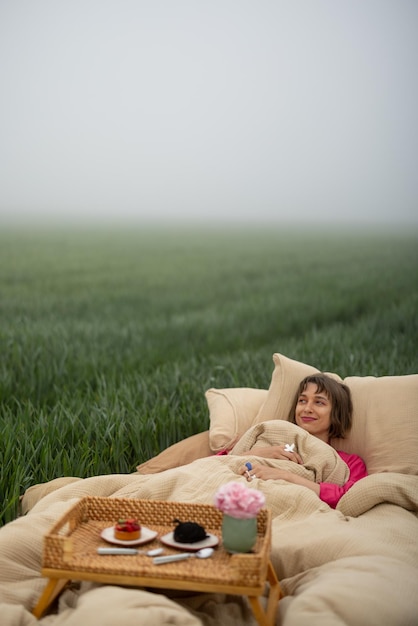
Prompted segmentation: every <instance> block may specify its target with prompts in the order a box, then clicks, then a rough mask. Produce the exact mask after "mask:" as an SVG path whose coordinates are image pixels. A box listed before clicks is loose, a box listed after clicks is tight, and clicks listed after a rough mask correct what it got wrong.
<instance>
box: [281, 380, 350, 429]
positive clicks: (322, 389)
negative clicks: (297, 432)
mask: <svg viewBox="0 0 418 626" xmlns="http://www.w3.org/2000/svg"><path fill="white" fill-rule="evenodd" d="M309 383H313V384H314V385H316V388H317V393H325V395H326V396H327V398H328V399H329V400H330V402H331V419H330V422H331V423H330V427H329V433H328V434H329V438H330V439H333V438H341V439H343V438H344V437H345V435H346V434H347V432H348V431H349V430H350V428H351V424H352V420H353V402H352V400H351V392H350V389H349V388H348V387H347V385H344V384H343V383H339V382H338V381H337V380H334V378H331V377H330V376H327V375H326V374H313V375H312V376H307V377H306V378H304V379H303V380H302V381H301V382H300V384H299V388H298V390H297V392H296V395H295V397H294V399H293V404H292V408H291V409H290V413H289V417H288V420H289V422H292V423H293V424H296V421H295V411H296V405H297V403H298V399H299V396H300V395H301V394H302V393H303V392H304V391H305V389H306V387H307V386H308V385H309Z"/></svg>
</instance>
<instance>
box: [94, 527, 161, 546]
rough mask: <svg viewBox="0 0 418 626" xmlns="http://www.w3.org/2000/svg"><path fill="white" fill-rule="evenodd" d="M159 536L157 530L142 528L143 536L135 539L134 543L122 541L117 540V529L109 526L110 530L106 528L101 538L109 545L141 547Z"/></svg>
mask: <svg viewBox="0 0 418 626" xmlns="http://www.w3.org/2000/svg"><path fill="white" fill-rule="evenodd" d="M157 535H158V533H157V531H156V530H151V529H150V528H147V527H146V526H141V536H140V537H139V538H138V539H134V540H133V541H122V540H121V539H115V528H114V526H109V528H105V529H104V530H102V532H101V533H100V536H101V538H102V539H104V540H105V541H108V542H109V543H115V544H116V545H118V546H140V545H141V544H142V543H148V541H152V540H153V539H155V537H156V536H157Z"/></svg>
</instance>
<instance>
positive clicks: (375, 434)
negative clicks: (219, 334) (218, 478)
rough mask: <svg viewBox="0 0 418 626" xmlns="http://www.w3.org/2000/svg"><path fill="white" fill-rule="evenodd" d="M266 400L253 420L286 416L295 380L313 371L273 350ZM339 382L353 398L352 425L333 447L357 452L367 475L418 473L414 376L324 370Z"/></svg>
mask: <svg viewBox="0 0 418 626" xmlns="http://www.w3.org/2000/svg"><path fill="white" fill-rule="evenodd" d="M273 361H274V363H275V368H274V371H273V375H272V379H271V384H270V388H269V391H268V395H267V398H266V401H265V402H264V404H263V406H262V407H261V408H260V411H259V412H258V414H257V415H256V417H255V420H254V423H259V422H264V421H266V420H272V419H287V416H288V413H289V410H290V408H291V405H292V399H293V396H294V394H295V393H296V390H297V386H298V383H299V382H300V381H301V380H302V378H304V377H305V376H309V375H310V374H314V373H316V372H318V371H319V370H318V369H317V368H315V367H313V366H311V365H306V364H305V363H300V362H298V361H293V360H292V359H289V358H287V357H285V356H283V355H281V354H277V353H276V354H274V355H273ZM327 373H328V374H329V375H330V376H333V377H334V378H336V379H337V380H340V381H342V382H344V383H345V384H346V385H347V386H348V387H349V388H350V390H351V394H352V398H353V407H354V412H353V427H352V429H351V431H350V433H349V434H348V435H347V437H346V438H345V439H336V440H334V441H332V445H333V447H335V448H336V449H337V450H342V451H344V452H349V453H354V454H358V455H360V456H361V457H362V458H363V459H364V461H365V463H366V465H367V470H368V472H369V474H375V473H377V472H399V473H403V474H415V475H418V374H411V375H407V376H382V377H380V378H379V377H374V376H364V377H361V376H349V377H347V378H345V379H341V378H340V377H339V376H338V374H334V373H330V372H327Z"/></svg>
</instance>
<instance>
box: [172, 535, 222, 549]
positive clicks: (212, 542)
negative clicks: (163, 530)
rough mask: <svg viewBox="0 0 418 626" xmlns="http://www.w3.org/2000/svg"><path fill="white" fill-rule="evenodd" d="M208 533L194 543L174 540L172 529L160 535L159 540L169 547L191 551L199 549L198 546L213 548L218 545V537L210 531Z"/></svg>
mask: <svg viewBox="0 0 418 626" xmlns="http://www.w3.org/2000/svg"><path fill="white" fill-rule="evenodd" d="M208 535H209V536H208V537H206V539H203V540H202V541H196V542H195V543H180V542H179V541H175V540H174V531H172V532H171V533H167V535H163V537H160V541H161V543H163V544H165V545H166V546H170V548H180V550H187V551H188V552H193V550H200V548H213V547H214V546H217V545H218V543H219V538H218V537H217V536H216V535H211V534H210V533H208Z"/></svg>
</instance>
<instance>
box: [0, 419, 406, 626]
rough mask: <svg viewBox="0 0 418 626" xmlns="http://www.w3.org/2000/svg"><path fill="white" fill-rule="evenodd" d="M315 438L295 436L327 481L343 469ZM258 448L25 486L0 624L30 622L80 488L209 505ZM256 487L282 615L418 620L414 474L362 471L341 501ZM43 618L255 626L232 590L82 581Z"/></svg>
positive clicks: (2, 546)
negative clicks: (46, 559) (269, 519)
mask: <svg viewBox="0 0 418 626" xmlns="http://www.w3.org/2000/svg"><path fill="white" fill-rule="evenodd" d="M253 434H254V433H253ZM264 434H265V431H264V433H263V436H264ZM285 435H286V436H287V437H289V436H290V431H289V432H286V433H285ZM257 436H258V435H257ZM257 436H256V438H257ZM275 436H276V435H275ZM309 439H311V438H309ZM315 441H316V440H315ZM287 442H288V443H290V441H288V440H287ZM244 443H247V442H244ZM311 444H312V442H311V441H310V440H309V441H308V440H307V441H306V442H303V441H298V450H299V452H300V453H301V454H302V457H303V459H304V461H305V471H306V472H307V473H308V474H310V475H311V474H312V473H314V474H315V475H316V476H317V477H320V479H321V480H326V479H327V477H329V476H330V475H331V474H332V473H335V472H336V473H337V474H338V473H339V472H342V473H344V471H345V470H346V468H345V465H344V464H343V463H342V461H341V460H340V458H339V457H338V455H336V454H335V452H334V451H333V450H332V448H330V447H329V446H324V447H321V449H320V451H319V452H318V447H317V446H316V447H315V446H314V448H315V450H311V451H310V452H309V454H308V452H307V447H309V446H311ZM255 458H256V457H255V456H252V455H250V456H249V457H245V458H243V457H240V456H236V455H230V456H227V457H208V458H204V459H199V460H197V461H194V462H193V463H191V464H189V465H185V466H183V467H179V468H175V469H171V470H167V471H165V472H162V473H160V474H151V475H139V474H130V475H109V476H97V477H92V478H88V479H83V480H81V479H76V478H62V479H58V480H56V481H53V482H51V483H49V484H46V485H42V486H38V487H35V488H33V489H30V490H29V491H28V492H27V494H26V495H25V498H24V500H23V507H24V509H25V510H27V511H28V512H27V514H26V515H25V516H22V517H20V518H19V519H17V520H15V521H14V522H11V523H9V524H7V525H6V526H4V527H3V528H2V529H0V623H1V624H2V625H4V626H18V625H19V626H26V625H33V624H35V623H36V620H35V618H34V617H33V616H32V615H31V613H30V609H31V608H32V607H33V605H34V604H35V603H36V601H37V599H38V597H39V594H40V593H41V591H42V589H43V586H44V585H45V580H44V579H42V578H40V576H39V569H40V566H41V551H42V537H43V535H44V534H45V533H46V532H48V530H49V528H50V527H51V525H52V524H53V523H54V521H55V520H57V519H58V518H59V517H60V516H61V515H62V514H63V512H64V511H66V510H67V509H68V508H69V507H70V506H72V505H73V504H74V502H75V501H76V500H77V499H78V498H80V497H82V496H84V495H98V496H106V497H107V496H108V497H112V498H118V497H129V498H152V499H163V500H173V501H189V502H207V503H212V502H213V496H214V493H215V491H216V489H217V488H218V486H220V485H221V484H223V483H225V482H227V481H229V480H242V481H245V479H244V478H242V477H240V476H238V471H239V468H240V467H242V464H243V462H244V461H246V460H252V459H255ZM270 462H271V461H270ZM279 463H286V464H287V465H289V463H288V462H284V461H281V462H279ZM294 465H295V464H294ZM246 484H248V483H246ZM251 486H252V487H254V488H257V489H260V490H262V491H263V493H264V494H265V495H266V501H267V506H268V507H269V508H270V509H271V510H272V513H273V544H272V561H273V565H274V567H275V569H276V571H277V574H278V576H279V578H280V580H281V584H282V587H283V590H284V591H285V593H286V594H287V595H286V597H285V598H283V599H282V600H281V601H280V603H279V611H278V614H277V625H282V626H305V625H306V624H309V626H327V625H330V626H331V625H332V626H338V625H341V626H343V625H344V626H361V625H363V624H364V625H365V626H366V625H367V626H374V625H376V626H381V625H382V624H385V626H407V625H411V626H412V625H416V624H418V542H417V538H418V519H417V510H418V478H417V477H415V476H406V475H401V474H389V473H388V474H377V475H373V476H369V477H367V478H365V479H363V480H362V481H360V482H359V483H357V484H356V485H354V487H353V488H352V489H351V490H350V491H349V492H348V493H347V494H346V495H345V496H344V497H343V498H342V499H341V501H340V503H339V506H338V509H337V510H332V509H330V508H329V507H328V505H326V504H324V503H322V502H321V501H320V500H319V499H318V498H317V496H316V495H315V494H314V493H313V492H311V491H310V490H308V489H306V488H303V487H300V486H297V485H291V484H289V483H285V482H284V481H271V480H269V481H261V480H259V479H257V480H255V481H253V482H252V483H251ZM41 623H42V624H45V625H51V626H62V625H63V626H73V625H74V626H76V625H77V626H83V625H84V624H86V625H91V626H96V625H97V626H99V625H100V626H106V625H109V626H110V625H112V626H114V625H115V624H118V626H130V625H131V624H132V625H133V624H135V625H138V624H144V625H145V624H146V625H152V624H155V625H157V624H158V625H164V624H174V625H176V624H179V625H182V626H189V625H190V626H195V625H197V624H204V625H205V626H215V625H219V624H222V625H223V626H224V625H225V626H230V625H231V626H232V625H235V624H243V625H244V626H247V625H248V626H253V624H255V621H254V618H253V616H252V613H251V611H250V610H249V608H248V605H247V603H246V601H245V600H244V599H242V598H240V597H237V596H224V595H204V594H194V595H190V596H184V597H174V596H173V595H171V596H170V593H169V592H167V594H166V595H164V594H157V593H151V592H150V591H146V590H141V589H126V588H119V587H115V586H104V587H103V586H100V585H94V584H90V583H83V584H82V585H81V588H80V589H73V590H67V591H65V592H64V593H63V594H62V596H61V598H60V603H59V610H58V612H57V613H55V614H50V615H47V616H46V617H44V618H43V619H42V620H41Z"/></svg>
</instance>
